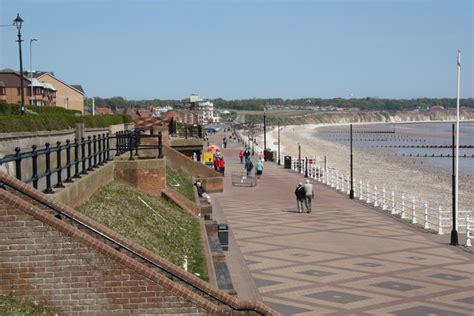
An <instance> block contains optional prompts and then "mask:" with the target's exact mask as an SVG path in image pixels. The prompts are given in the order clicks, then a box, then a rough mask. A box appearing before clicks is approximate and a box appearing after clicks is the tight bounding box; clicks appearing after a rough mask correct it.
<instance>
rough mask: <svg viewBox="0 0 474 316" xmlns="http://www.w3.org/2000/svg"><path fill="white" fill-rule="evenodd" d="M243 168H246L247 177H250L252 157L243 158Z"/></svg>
mask: <svg viewBox="0 0 474 316" xmlns="http://www.w3.org/2000/svg"><path fill="white" fill-rule="evenodd" d="M244 169H245V170H247V177H250V176H251V175H252V169H253V163H252V159H247V160H245V166H244Z"/></svg>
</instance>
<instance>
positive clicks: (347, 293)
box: [211, 134, 474, 315]
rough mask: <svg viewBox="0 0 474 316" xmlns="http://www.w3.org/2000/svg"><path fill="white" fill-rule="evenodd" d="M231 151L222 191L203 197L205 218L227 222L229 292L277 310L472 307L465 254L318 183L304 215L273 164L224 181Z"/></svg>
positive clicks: (451, 311) (232, 153) (235, 165)
mask: <svg viewBox="0 0 474 316" xmlns="http://www.w3.org/2000/svg"><path fill="white" fill-rule="evenodd" d="M222 137H223V135H222V134H217V135H215V136H213V137H211V143H212V141H213V140H214V143H215V144H218V145H220V141H219V142H218V140H222ZM240 149H241V146H240V145H238V144H234V143H231V144H230V145H229V146H228V149H224V150H223V153H224V157H225V158H226V176H225V184H224V193H219V194H213V195H212V197H213V206H214V214H215V218H217V219H218V220H219V221H224V222H227V223H228V224H229V227H230V231H231V236H230V237H231V241H230V250H229V252H228V254H227V260H228V264H229V269H230V272H231V277H232V278H233V282H234V286H235V288H236V290H237V292H238V294H239V297H241V298H243V299H260V300H262V301H263V302H265V303H266V304H267V305H269V306H270V307H272V308H274V309H275V310H278V311H279V312H281V313H282V314H283V315H349V314H354V315H384V314H392V315H472V314H474V312H473V310H474V283H473V272H474V264H473V261H472V259H473V256H472V254H469V253H467V252H465V251H463V250H462V249H460V248H456V247H452V246H449V245H446V238H440V236H437V235H433V234H430V233H426V232H423V231H422V230H420V229H417V228H414V227H411V226H409V225H407V224H404V223H401V222H400V221H399V220H397V219H395V218H392V217H390V216H389V215H386V214H383V213H381V212H380V211H377V210H375V209H373V208H371V207H367V206H365V205H363V204H361V203H359V202H357V201H353V200H349V199H348V198H347V196H345V195H342V194H340V193H338V192H336V191H334V190H332V189H330V188H328V187H326V186H324V185H322V184H317V185H316V190H315V191H316V198H315V203H314V205H313V212H312V213H311V214H306V213H303V214H299V213H296V201H295V196H294V193H293V192H294V189H295V187H296V185H297V183H298V182H303V180H304V178H303V177H302V176H301V175H299V174H296V173H294V172H292V171H290V170H288V169H283V168H281V167H280V166H278V165H277V164H275V163H271V162H267V163H265V170H264V172H263V176H262V178H261V179H260V180H258V185H257V187H254V188H248V187H233V186H232V183H231V177H230V174H231V172H232V171H243V166H242V165H241V164H240V161H239V158H238V152H239V151H240ZM255 158H256V157H255Z"/></svg>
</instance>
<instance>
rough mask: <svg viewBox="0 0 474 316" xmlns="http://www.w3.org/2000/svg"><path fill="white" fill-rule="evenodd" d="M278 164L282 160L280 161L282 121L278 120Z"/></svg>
mask: <svg viewBox="0 0 474 316" xmlns="http://www.w3.org/2000/svg"><path fill="white" fill-rule="evenodd" d="M278 165H281V161H280V121H278Z"/></svg>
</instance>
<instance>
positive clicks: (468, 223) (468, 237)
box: [466, 214, 472, 247]
mask: <svg viewBox="0 0 474 316" xmlns="http://www.w3.org/2000/svg"><path fill="white" fill-rule="evenodd" d="M471 237H472V235H471V221H470V219H469V214H467V216H466V247H472V243H471Z"/></svg>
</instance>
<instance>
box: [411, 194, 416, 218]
mask: <svg viewBox="0 0 474 316" xmlns="http://www.w3.org/2000/svg"><path fill="white" fill-rule="evenodd" d="M416 222H417V221H416V200H415V198H413V213H412V218H411V223H412V224H416Z"/></svg>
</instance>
